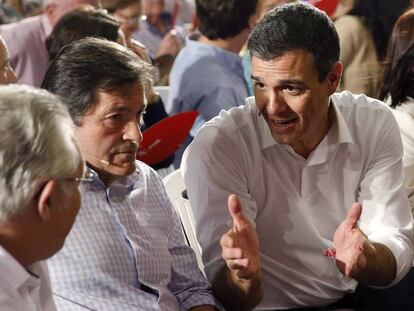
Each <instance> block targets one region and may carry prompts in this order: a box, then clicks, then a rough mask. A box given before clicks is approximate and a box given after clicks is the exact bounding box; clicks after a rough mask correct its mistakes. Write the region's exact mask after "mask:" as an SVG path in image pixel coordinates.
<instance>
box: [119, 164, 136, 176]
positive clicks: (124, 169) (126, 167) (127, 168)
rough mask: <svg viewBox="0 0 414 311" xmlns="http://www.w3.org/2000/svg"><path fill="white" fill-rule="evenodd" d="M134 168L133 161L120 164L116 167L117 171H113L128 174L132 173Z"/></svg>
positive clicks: (123, 174) (122, 174) (121, 174)
mask: <svg viewBox="0 0 414 311" xmlns="http://www.w3.org/2000/svg"><path fill="white" fill-rule="evenodd" d="M135 170H136V165H135V162H130V163H124V164H122V166H120V167H119V168H118V169H116V171H117V173H115V175H118V176H128V175H131V174H133V173H134V172H135Z"/></svg>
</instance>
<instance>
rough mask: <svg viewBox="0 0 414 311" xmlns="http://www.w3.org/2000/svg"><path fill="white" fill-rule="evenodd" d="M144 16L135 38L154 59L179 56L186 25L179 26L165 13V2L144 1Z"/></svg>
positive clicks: (157, 0) (155, 0)
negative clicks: (164, 56)
mask: <svg viewBox="0 0 414 311" xmlns="http://www.w3.org/2000/svg"><path fill="white" fill-rule="evenodd" d="M142 1H143V8H142V13H143V16H142V18H141V21H140V27H139V30H138V31H136V32H135V33H134V35H133V36H134V38H135V39H137V40H138V41H139V42H141V43H143V44H144V45H145V46H146V47H147V49H148V52H149V55H150V56H151V58H152V59H156V58H158V57H160V56H163V55H170V56H172V57H175V56H177V54H178V52H179V51H180V49H181V47H182V45H183V44H184V40H185V37H186V30H185V28H184V24H182V23H181V25H177V22H179V21H176V20H173V16H172V14H171V13H169V12H166V11H165V3H164V0H142Z"/></svg>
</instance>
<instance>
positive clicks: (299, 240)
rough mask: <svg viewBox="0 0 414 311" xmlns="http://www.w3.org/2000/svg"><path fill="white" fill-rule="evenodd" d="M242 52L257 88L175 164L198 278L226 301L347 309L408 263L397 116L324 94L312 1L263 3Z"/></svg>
mask: <svg viewBox="0 0 414 311" xmlns="http://www.w3.org/2000/svg"><path fill="white" fill-rule="evenodd" d="M281 30H283V31H281ZM248 48H249V50H250V52H251V53H252V76H253V79H254V80H255V86H254V90H255V98H249V99H248V101H247V103H246V105H244V106H240V107H237V108H233V109H231V110H229V111H228V112H225V111H222V112H221V113H220V115H219V116H218V117H216V118H214V119H213V120H211V121H209V122H208V123H206V124H205V126H204V127H203V128H201V129H200V131H199V132H198V134H197V136H196V137H195V139H194V141H193V142H192V144H191V145H190V146H189V148H188V149H187V151H186V154H185V155H184V158H183V164H182V167H181V168H182V171H183V174H184V179H185V183H186V186H187V190H188V196H189V199H190V202H191V207H192V209H193V213H194V216H195V222H196V231H197V237H198V241H199V242H200V245H201V247H202V249H203V261H204V264H205V271H206V274H207V278H208V279H209V280H210V281H211V282H212V285H213V290H214V293H215V294H216V296H217V297H218V298H219V300H220V301H221V302H222V303H223V305H224V307H226V308H228V310H246V309H249V308H251V307H254V306H255V305H258V306H257V309H256V310H275V309H277V310H279V309H289V308H303V307H315V308H319V307H324V306H327V305H330V304H334V305H331V306H330V308H334V306H338V307H339V306H344V307H348V308H350V307H353V302H352V301H346V300H345V301H340V302H337V301H338V300H339V299H341V298H342V297H344V296H345V295H347V294H350V293H352V292H353V291H354V290H355V288H356V286H357V284H358V283H360V284H366V285H370V286H379V287H381V286H392V285H394V284H396V283H397V282H399V281H400V280H401V279H402V278H403V277H404V275H405V274H406V273H407V272H408V271H409V270H410V268H411V265H412V262H413V245H412V240H413V220H412V216H411V213H410V210H409V207H408V199H407V196H406V194H405V190H404V185H403V174H402V170H403V167H402V159H401V158H402V144H401V138H400V134H399V130H398V126H397V124H396V122H395V119H394V117H393V116H392V113H391V112H390V111H389V109H388V107H386V106H385V105H384V104H383V103H381V102H379V101H377V100H374V99H371V98H368V97H365V96H354V95H353V94H351V93H349V92H343V93H340V94H338V93H336V94H334V92H335V90H336V88H337V86H338V84H339V80H340V78H341V72H342V66H341V63H340V62H339V53H340V50H339V39H338V35H337V33H336V31H335V28H334V25H333V23H332V22H331V20H330V19H329V18H328V16H327V15H326V14H325V13H323V12H321V11H320V10H318V9H315V8H314V7H312V6H311V5H309V4H305V3H303V2H298V3H293V4H286V5H282V6H280V7H277V8H275V9H273V10H271V11H269V12H268V13H267V14H266V15H265V16H264V18H263V19H262V20H261V21H260V22H259V23H258V24H257V25H256V27H255V28H254V29H253V32H252V33H251V35H250V37H249V40H248ZM230 194H236V195H237V197H238V199H237V197H236V196H234V195H233V196H230V197H229V195H230ZM227 205H228V209H229V210H230V215H229V213H228V211H227V209H226V206H227ZM256 232H257V235H256ZM220 243H221V247H220ZM259 244H260V247H259ZM220 255H222V257H223V259H224V260H223V259H221V258H220ZM327 255H328V256H327ZM262 296H263V299H262ZM344 304H345V305H344ZM316 310H320V309H316ZM323 310H325V309H323ZM329 310H331V309H329ZM411 310H412V309H411Z"/></svg>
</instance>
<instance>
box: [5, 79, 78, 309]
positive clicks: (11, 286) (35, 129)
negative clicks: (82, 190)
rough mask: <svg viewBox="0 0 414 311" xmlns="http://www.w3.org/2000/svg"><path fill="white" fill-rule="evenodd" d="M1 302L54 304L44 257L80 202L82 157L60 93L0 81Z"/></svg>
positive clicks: (59, 242) (60, 241)
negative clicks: (0, 82) (1, 84)
mask: <svg viewBox="0 0 414 311" xmlns="http://www.w3.org/2000/svg"><path fill="white" fill-rule="evenodd" d="M0 132H1V137H0V165H1V169H0V309H1V310H7V311H9V310H10V311H11V310H13V311H14V310H16V311H17V310H24V311H35V310H42V311H52V310H56V306H55V304H54V302H53V298H52V291H51V287H50V280H49V276H48V272H47V267H46V262H44V261H43V260H45V259H47V258H49V257H50V256H52V255H53V254H55V253H56V252H57V251H58V250H59V249H60V248H61V247H62V246H63V243H64V241H65V237H66V235H67V234H68V233H69V230H70V229H71V227H72V224H73V222H74V220H75V217H76V215H77V213H78V210H79V207H80V196H79V181H81V180H83V179H82V174H83V168H84V162H83V160H82V157H81V154H80V152H79V149H78V147H77V145H76V143H75V140H74V136H73V122H72V120H71V118H70V116H69V113H68V111H67V109H66V107H65V106H63V105H62V104H61V103H60V101H59V100H58V98H57V97H55V96H53V95H51V94H49V93H48V92H46V91H44V90H36V89H33V88H31V87H29V86H19V85H9V86H2V87H0Z"/></svg>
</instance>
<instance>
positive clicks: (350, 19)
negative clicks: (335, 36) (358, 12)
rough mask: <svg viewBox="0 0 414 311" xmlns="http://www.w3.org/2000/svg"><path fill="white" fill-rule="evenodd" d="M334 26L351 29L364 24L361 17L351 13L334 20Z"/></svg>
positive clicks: (362, 26)
mask: <svg viewBox="0 0 414 311" xmlns="http://www.w3.org/2000/svg"><path fill="white" fill-rule="evenodd" d="M334 24H335V27H336V28H339V29H345V28H346V29H347V30H348V31H349V30H353V29H358V28H364V24H363V23H362V21H361V19H360V18H359V17H357V16H353V15H343V16H341V17H340V18H338V19H337V20H336V21H335V22H334Z"/></svg>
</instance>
